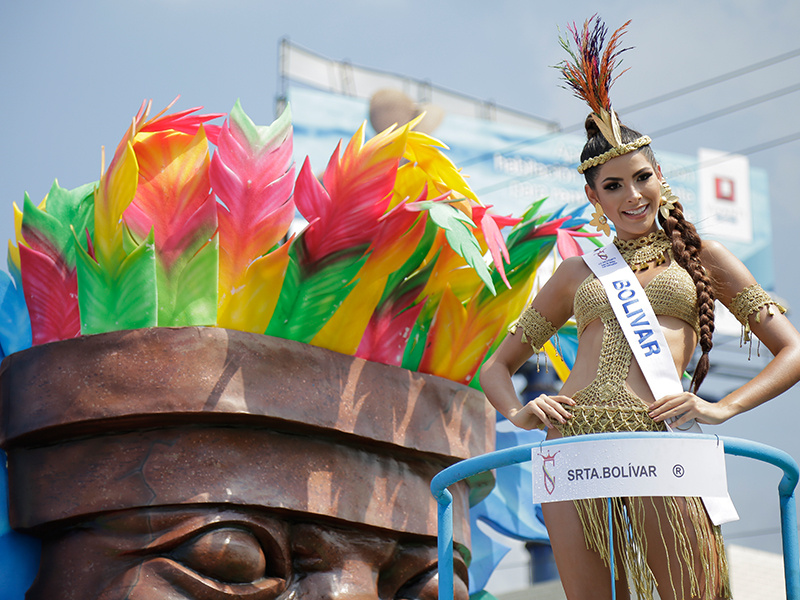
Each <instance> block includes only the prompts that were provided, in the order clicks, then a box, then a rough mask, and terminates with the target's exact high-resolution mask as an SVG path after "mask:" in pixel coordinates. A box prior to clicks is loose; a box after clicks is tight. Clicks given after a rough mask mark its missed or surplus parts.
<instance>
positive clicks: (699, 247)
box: [481, 17, 800, 600]
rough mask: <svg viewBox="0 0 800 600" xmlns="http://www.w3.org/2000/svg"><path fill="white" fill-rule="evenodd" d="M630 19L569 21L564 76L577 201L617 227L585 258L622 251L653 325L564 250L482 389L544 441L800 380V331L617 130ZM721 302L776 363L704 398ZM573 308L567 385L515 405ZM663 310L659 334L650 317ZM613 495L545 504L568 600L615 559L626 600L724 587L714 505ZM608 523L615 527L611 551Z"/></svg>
mask: <svg viewBox="0 0 800 600" xmlns="http://www.w3.org/2000/svg"><path fill="white" fill-rule="evenodd" d="M626 26H627V23H626V24H625V25H623V26H622V27H621V28H619V29H618V30H617V31H616V32H615V33H614V34H613V35H612V36H611V38H610V40H609V43H608V45H607V46H606V47H605V49H604V50H603V45H604V41H605V36H606V28H605V25H604V24H603V23H602V22H601V21H600V20H599V19H597V18H596V17H595V18H593V19H590V20H589V21H587V22H586V23H585V24H584V27H583V31H580V32H579V31H578V30H577V28H576V27H575V26H573V27H571V28H570V31H571V33H572V34H573V36H574V41H575V43H576V45H577V47H578V48H577V50H576V51H574V52H573V51H572V50H571V48H570V45H569V43H568V42H566V41H563V40H562V45H563V46H564V48H565V49H566V50H567V51H568V52H569V53H570V55H571V57H572V58H573V59H574V60H575V64H570V63H564V64H562V65H561V68H562V73H563V75H564V78H565V79H566V81H567V83H568V84H569V85H570V86H571V87H572V88H573V89H574V90H575V91H576V94H577V95H578V96H579V97H581V98H584V99H586V100H587V102H588V103H589V105H590V107H591V109H592V112H591V114H590V115H589V117H588V118H587V119H586V134H587V142H586V145H585V146H584V149H583V152H582V154H581V164H580V166H579V168H578V171H579V172H581V173H583V174H584V176H585V178H586V186H585V191H586V196H587V198H588V200H589V202H590V203H592V204H593V205H594V209H595V215H594V220H593V224H595V225H597V226H598V227H599V228H601V227H607V226H608V221H611V222H612V223H613V224H614V226H615V229H616V233H617V236H616V238H615V239H614V242H613V246H609V247H607V248H605V249H602V250H598V251H596V252H595V253H593V255H596V256H598V257H601V260H606V261H607V260H614V259H613V258H612V259H609V258H608V257H609V256H614V254H613V253H614V252H618V254H617V255H616V256H618V257H620V258H621V259H622V260H624V262H625V263H626V265H627V267H629V269H628V268H627V267H625V268H624V271H622V270H619V272H620V273H622V274H621V275H620V276H619V279H620V280H622V279H625V280H626V281H628V282H636V281H638V283H639V284H640V285H641V287H642V288H644V294H642V295H641V297H640V298H639V300H641V302H639V305H638V306H639V307H642V306H645V307H646V308H647V312H650V309H651V308H652V312H653V313H654V315H653V322H652V323H649V325H650V326H649V327H643V325H644V322H643V321H641V320H640V319H641V318H642V316H641V315H639V316H637V315H638V313H636V310H635V308H634V307H633V305H630V302H631V301H632V300H631V298H632V294H626V290H625V289H623V286H622V285H617V284H618V283H620V282H619V281H618V282H609V283H610V285H606V281H605V277H604V276H603V279H602V280H601V279H598V278H597V277H596V275H595V273H597V270H596V267H597V262H596V261H595V260H594V259H589V258H588V257H587V259H586V260H584V259H583V258H581V257H573V258H569V259H567V260H565V261H564V262H563V263H561V265H560V266H559V267H558V269H557V270H556V272H555V274H554V275H553V276H552V277H551V278H550V279H549V280H548V282H547V283H546V284H545V286H544V287H543V288H542V289H541V290H540V291H539V292H538V294H537V295H536V297H535V298H534V299H533V301H532V302H531V304H530V305H529V306H528V308H527V309H526V310H525V311H524V312H523V314H522V315H521V317H520V318H519V320H518V321H517V322H515V323H514V324H512V326H511V327H510V328H509V332H510V335H509V336H508V337H506V339H505V340H504V341H503V342H502V344H501V345H500V347H499V349H498V350H497V352H495V354H494V355H492V356H491V357H490V358H489V360H488V361H487V362H486V364H485V366H484V368H483V370H482V374H481V384H482V386H483V390H484V392H485V393H486V396H487V398H488V399H489V401H490V402H491V403H492V404H493V405H494V406H495V408H497V410H498V411H500V412H501V413H502V414H503V415H504V416H506V417H507V418H508V419H509V420H510V421H511V422H512V423H513V424H514V425H516V426H518V427H520V428H523V429H532V428H535V427H547V428H548V429H549V431H548V433H547V438H548V439H554V438H558V437H562V436H572V435H581V434H587V433H600V432H609V431H665V430H666V429H667V428H668V427H677V428H681V427H683V426H688V425H690V424H692V423H693V422H694V421H697V422H700V423H706V424H717V423H721V422H723V421H725V420H727V419H729V418H731V417H732V416H734V415H736V414H739V413H741V412H744V411H746V410H749V409H751V408H754V407H756V406H758V405H759V404H762V403H764V402H766V401H767V400H770V399H771V398H773V397H775V396H777V395H778V394H780V393H782V392H783V391H785V390H787V389H788V388H790V387H791V386H793V385H794V384H795V383H796V382H797V381H798V379H800V334H798V332H797V330H796V329H795V328H794V327H793V326H792V325H791V324H790V323H789V321H788V320H787V319H786V317H785V316H784V315H783V314H782V313H783V310H782V309H781V308H780V307H779V306H778V305H777V304H776V303H775V302H774V301H773V300H772V299H771V298H770V297H769V295H768V294H766V292H764V291H763V290H762V289H761V288H760V287H759V286H758V284H757V283H756V282H755V279H754V278H753V276H752V275H751V274H750V272H749V271H748V270H747V268H746V267H745V266H744V265H743V264H742V263H741V262H740V261H739V260H738V259H736V258H735V257H734V256H733V254H731V253H730V252H729V251H728V250H727V249H725V248H724V247H723V246H722V245H721V244H719V243H716V242H706V241H703V240H701V239H700V237H699V236H698V234H697V231H696V230H695V228H694V226H693V225H692V224H691V223H690V222H689V221H687V220H686V218H685V216H684V214H683V207H682V206H681V204H680V202H679V201H678V199H677V198H675V196H673V195H672V193H671V191H670V189H669V186H668V185H667V184H666V182H665V181H664V178H663V175H662V173H661V168H660V166H659V164H658V162H657V161H656V158H655V156H654V154H653V151H652V149H651V148H650V141H651V140H650V138H649V137H648V136H644V135H642V134H640V133H639V132H637V131H634V130H633V129H630V128H628V127H625V126H624V125H622V124H621V123H620V122H619V119H618V117H617V115H616V113H615V112H614V110H613V109H612V108H611V103H610V101H609V99H608V87H609V86H610V83H611V82H612V81H613V77H612V76H611V72H612V71H613V68H614V67H615V66H616V64H617V62H618V57H619V54H620V52H621V50H618V49H617V48H618V43H619V40H620V36H621V35H622V33H623V31H624V30H625V27H626ZM618 262H621V261H618ZM589 265H591V269H590V266H589ZM623 266H624V265H623ZM617 272H618V271H615V273H617ZM601 276H602V273H601ZM632 287H637V288H638V286H632ZM615 295H616V296H617V297H616V298H613V300H614V302H612V301H610V299H609V296H615ZM715 298H716V299H718V300H720V301H721V302H722V303H723V304H724V305H725V306H727V307H728V308H730V309H731V311H732V312H733V313H734V314H735V315H736V316H737V318H738V319H739V320H740V321H741V323H742V325H743V327H745V328H747V330H748V331H749V330H750V329H752V331H753V332H754V333H755V334H756V335H757V336H758V337H759V339H760V340H761V341H762V342H763V343H764V345H766V346H767V348H768V349H769V350H770V352H771V353H772V354H773V356H774V358H773V359H772V361H771V362H770V364H769V365H768V366H767V367H766V368H765V369H764V370H763V371H762V372H761V373H760V374H758V375H757V376H756V377H755V378H754V379H752V380H751V381H749V382H747V383H745V384H744V385H742V386H741V387H740V388H738V389H737V390H734V391H733V392H731V393H730V394H728V395H727V396H725V397H724V398H722V399H721V400H720V401H719V402H716V403H710V402H707V401H705V400H703V399H702V398H701V397H699V396H698V395H697V394H698V389H699V387H700V384H701V383H702V382H703V379H704V377H705V375H706V373H707V372H708V365H709V359H708V352H709V350H710V349H711V345H712V342H711V336H712V334H713V331H714V300H715ZM617 300H620V301H622V305H621V306H620V305H619V303H617V302H616V301H617ZM626 300H627V301H628V303H629V305H625V301H626ZM646 303H649V304H650V305H651V306H649V307H647V306H646ZM643 314H644V313H642V315H643ZM573 315H574V316H575V319H576V321H577V328H578V339H579V342H578V352H577V357H576V359H575V364H574V366H573V369H572V371H571V373H570V375H569V377H568V378H567V380H566V381H565V383H564V386H563V387H562V389H561V391H560V393H559V394H557V395H544V394H543V395H540V396H539V397H538V398H535V399H533V400H531V401H530V402H528V403H527V404H525V405H524V406H522V405H521V404H520V402H519V400H518V399H517V396H516V393H515V392H514V388H513V386H512V385H511V375H512V374H513V373H514V372H516V371H517V369H519V368H520V367H521V366H522V364H523V363H524V362H525V361H527V359H528V358H529V357H530V356H531V354H532V353H533V352H538V351H540V349H541V347H542V346H543V345H544V344H545V343H546V342H547V341H548V339H549V338H550V337H551V335H553V334H554V333H555V331H557V330H558V328H559V327H561V326H562V325H563V324H564V323H565V322H566V321H567V320H568V319H569V318H570V317H571V316H573ZM634 317H635V318H634ZM656 318H657V320H658V323H657V325H658V326H660V331H658V329H659V327H654V326H655V325H656V323H655V322H654V321H655V319H656ZM637 324H638V325H639V326H640V327H639V328H638V329H637V327H636V325H637ZM632 325H633V326H632ZM654 330H655V331H654ZM654 333H656V334H663V338H662V339H663V340H664V344H665V347H664V346H662V345H655V346H654V345H652V344H654V343H655V342H651V341H650V339H651V337H652V336H653V334H654ZM656 337H660V336H656ZM698 343H699V345H700V347H701V349H702V357H701V359H700V361H699V362H698V365H697V368H696V369H695V372H694V376H693V378H692V382H691V385H690V386H689V391H681V390H682V387H681V384H680V381H679V377H680V374H681V373H683V372H684V370H685V369H686V368H687V367H688V364H689V361H690V359H691V357H692V355H693V353H694V350H695V347H696V346H697V345H698ZM644 346H647V347H646V348H644ZM632 348H636V350H637V352H634V351H633V350H632ZM638 350H644V351H643V352H638ZM653 355H658V356H659V357H663V358H664V362H665V364H664V370H663V372H666V374H667V380H666V382H664V381H660V380H654V379H653V378H651V377H650V376H649V373H650V370H649V367H648V365H647V364H646V363H648V360H652V359H649V358H648V357H649V356H653ZM634 356H636V359H635V360H634ZM676 386H677V387H676ZM676 389H677V390H678V391H679V393H675V390H676ZM611 504H612V506H613V511H612V512H613V517H612V523H611V524H609V515H608V512H607V509H606V502H605V501H602V500H577V501H574V502H552V503H546V504H543V505H542V512H543V514H544V518H545V522H546V524H547V527H548V531H549V533H550V540H551V543H552V546H553V552H554V555H555V559H556V563H557V566H558V570H559V573H560V575H561V579H562V583H563V585H564V589H565V591H566V593H567V597H568V598H570V600H573V599H579V598H599V597H611V593H612V590H611V582H610V578H609V576H608V573H609V563H610V562H611V560H612V558H611V557H612V556H613V557H614V558H613V560H614V567H615V571H614V572H615V575H617V577H618V581H617V583H616V584H615V587H616V593H617V597H619V598H628V597H629V593H630V592H629V590H628V586H627V581H626V580H627V579H630V580H631V582H632V583H633V585H634V587H635V589H636V592H637V595H638V597H640V598H652V597H653V587H654V586H656V587H657V588H658V593H659V596H660V597H661V598H662V599H663V600H667V599H669V598H702V599H703V600H712V599H716V598H729V597H730V593H731V592H730V585H729V583H728V573H727V564H726V560H725V551H724V548H723V543H722V535H721V533H720V529H719V527H718V525H719V524H720V523H722V522H725V520H724V518H723V517H721V516H720V515H719V513H718V512H717V511H708V512H707V507H706V506H704V503H703V502H702V501H701V500H700V499H699V498H674V497H663V498H662V497H659V498H655V497H653V498H613V499H612V503H611ZM610 528H613V529H614V530H615V532H614V536H613V539H614V540H616V542H615V547H614V548H613V550H612V548H610V547H609V546H610V543H609V531H610Z"/></svg>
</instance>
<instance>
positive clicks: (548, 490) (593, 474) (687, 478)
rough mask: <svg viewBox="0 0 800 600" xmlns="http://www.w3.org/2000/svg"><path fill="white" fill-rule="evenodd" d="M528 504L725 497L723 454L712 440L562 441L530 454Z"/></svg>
mask: <svg viewBox="0 0 800 600" xmlns="http://www.w3.org/2000/svg"><path fill="white" fill-rule="evenodd" d="M531 460H532V462H531V465H532V467H533V501H534V502H535V503H542V502H560V501H563V500H578V499H584V498H609V497H627V496H703V497H726V496H727V495H728V482H727V476H726V474H725V449H724V447H723V445H722V442H720V441H718V440H714V439H692V438H689V439H686V438H682V437H681V438H674V439H672V438H664V437H655V438H650V439H644V438H634V439H619V440H598V441H587V442H565V443H563V444H556V445H552V446H547V447H544V448H541V449H539V448H534V449H533V450H532V451H531Z"/></svg>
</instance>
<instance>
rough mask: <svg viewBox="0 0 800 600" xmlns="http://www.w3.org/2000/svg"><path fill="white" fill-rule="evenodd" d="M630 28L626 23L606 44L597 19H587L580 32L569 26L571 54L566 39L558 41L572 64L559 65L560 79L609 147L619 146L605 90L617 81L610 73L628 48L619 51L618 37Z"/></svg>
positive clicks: (618, 137)
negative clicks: (588, 110)
mask: <svg viewBox="0 0 800 600" xmlns="http://www.w3.org/2000/svg"><path fill="white" fill-rule="evenodd" d="M629 24H630V21H627V22H626V23H625V24H623V25H622V26H621V27H620V28H619V29H617V30H616V31H615V32H614V33H613V34H612V35H611V38H609V40H608V44H606V35H607V34H608V29H607V27H606V25H605V23H603V21H601V20H600V18H599V17H598V16H597V15H594V16H593V17H591V18H590V19H587V20H586V21H584V23H583V28H582V29H581V31H578V27H577V26H576V25H575V23H573V24H572V25H570V26H569V27H568V30H569V32H570V34H571V35H572V40H573V41H574V43H575V50H573V49H572V47H571V45H570V41H569V39H568V38H567V39H565V38H562V37H559V42H560V43H561V47H562V48H564V50H565V51H566V52H567V53H568V54H569V56H570V57H571V58H572V62H569V61H567V60H565V61H562V62H561V63H559V64H558V65H557V68H558V69H559V70H560V71H561V75H562V77H563V78H564V81H565V82H566V83H567V85H568V86H569V88H571V89H572V91H573V93H574V94H575V96H577V97H578V98H580V99H581V100H583V101H585V102H586V103H587V104H588V105H589V107H590V108H591V109H592V116H593V118H594V120H595V122H596V123H597V126H598V127H599V128H600V132H601V133H602V134H603V136H604V137H605V138H606V140H608V142H609V143H610V144H611V145H612V146H620V145H622V139H621V138H620V133H619V121H618V120H617V117H616V115H615V113H614V110H613V109H612V108H611V99H610V98H609V90H610V89H611V86H612V85H613V83H614V82H615V81H616V80H617V78H618V77H619V76H620V75H622V73H624V72H625V71H622V73H619V74H618V75H616V76H615V75H614V70H615V69H616V68H617V67H618V66H619V64H620V63H621V59H620V55H621V54H622V53H623V52H625V51H627V50H630V48H619V44H620V41H621V39H622V35H623V34H624V33H625V29H626V28H627V27H628V25H629Z"/></svg>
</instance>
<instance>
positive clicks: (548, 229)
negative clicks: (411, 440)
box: [419, 201, 595, 386]
mask: <svg viewBox="0 0 800 600" xmlns="http://www.w3.org/2000/svg"><path fill="white" fill-rule="evenodd" d="M541 204H542V201H540V202H538V203H536V204H534V205H533V206H532V207H531V208H530V209H529V210H528V211H526V213H525V214H524V215H523V217H522V219H521V220H520V219H513V220H512V219H510V221H518V222H517V223H516V224H515V225H514V227H513V228H512V230H511V232H510V234H509V237H508V241H507V244H508V250H507V251H508V254H509V269H508V280H509V281H510V284H511V285H510V287H500V288H499V290H500V291H499V292H498V293H497V294H494V293H492V291H491V289H490V288H489V287H488V286H482V287H480V288H478V289H476V291H475V292H474V294H473V296H472V297H471V298H470V299H469V300H468V301H467V302H464V303H461V302H458V301H457V298H456V296H455V294H453V293H452V291H451V290H450V289H449V288H447V289H446V290H445V293H444V298H443V300H442V302H441V303H440V304H439V305H438V307H437V312H436V315H435V317H434V319H433V321H432V326H431V330H430V333H429V335H428V339H427V343H426V348H425V352H424V354H423V357H422V360H421V361H420V364H419V370H421V371H424V372H426V373H433V374H435V375H439V376H441V377H446V378H448V379H453V380H454V381H459V382H461V383H464V384H469V385H476V386H477V378H476V377H475V375H476V374H477V372H478V369H479V368H480V366H481V364H482V363H483V361H484V360H485V359H486V358H487V357H488V356H489V355H490V354H491V353H492V352H493V351H494V350H495V348H496V347H497V345H498V344H499V343H500V341H501V340H502V337H503V334H504V332H505V330H506V328H507V327H508V325H509V324H510V322H511V321H512V320H513V319H514V318H516V316H517V315H518V314H520V313H521V312H522V310H523V308H524V307H525V305H526V303H527V302H528V299H529V297H530V293H531V290H532V286H533V281H534V277H535V275H536V272H537V270H538V269H539V267H540V265H541V264H542V262H543V261H544V259H545V258H546V257H547V256H548V255H550V254H551V252H552V250H553V247H554V246H555V245H556V243H557V241H558V237H559V232H561V235H563V236H568V237H573V236H578V237H583V236H586V235H595V234H586V233H585V232H583V231H581V230H580V228H581V227H582V226H583V225H584V224H585V220H584V219H580V218H578V217H576V216H575V215H569V216H566V217H560V218H553V216H552V215H539V214H538V209H539V207H540V206H541ZM480 210H485V209H480V208H478V209H476V211H475V213H473V214H476V218H480V216H478V213H479V211H480ZM503 219H507V218H503ZM503 222H504V221H503V220H500V223H503ZM565 247H566V248H568V249H570V250H572V246H566V245H565ZM492 277H493V278H494V279H495V280H496V281H497V282H498V283H499V281H500V280H501V279H502V277H504V276H503V275H501V274H500V273H499V271H498V270H497V269H494V270H493V271H492Z"/></svg>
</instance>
